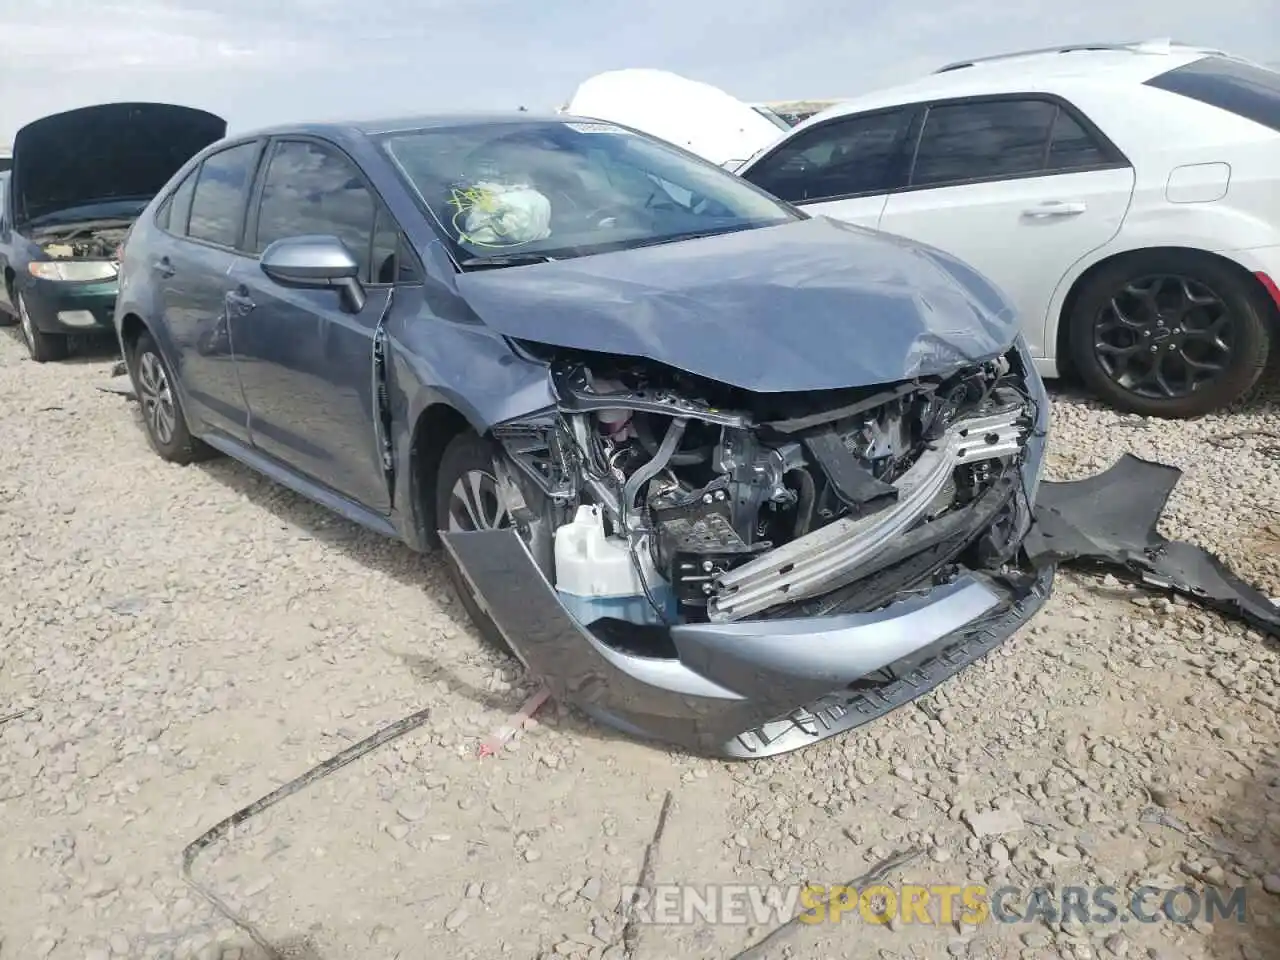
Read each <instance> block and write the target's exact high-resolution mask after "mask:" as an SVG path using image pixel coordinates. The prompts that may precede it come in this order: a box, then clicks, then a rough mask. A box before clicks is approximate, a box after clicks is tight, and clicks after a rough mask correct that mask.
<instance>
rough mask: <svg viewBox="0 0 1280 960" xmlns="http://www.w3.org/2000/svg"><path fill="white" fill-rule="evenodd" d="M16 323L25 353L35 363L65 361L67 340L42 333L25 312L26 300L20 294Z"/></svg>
mask: <svg viewBox="0 0 1280 960" xmlns="http://www.w3.org/2000/svg"><path fill="white" fill-rule="evenodd" d="M17 303H18V323H19V325H20V326H21V327H22V341H23V343H25V344H26V345H27V353H28V354H29V355H30V357H31V359H32V360H34V361H35V362H36V363H49V362H50V361H53V360H65V359H66V358H67V353H68V352H69V350H68V346H67V338H66V337H65V336H63V335H62V334H58V333H44V332H43V331H41V330H40V329H39V328H38V327H37V326H36V324H35V321H34V320H32V319H31V313H30V312H29V311H28V310H27V299H26V297H24V296H23V295H22V294H21V293H20V294H18V296H17Z"/></svg>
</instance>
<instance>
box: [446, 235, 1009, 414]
mask: <svg viewBox="0 0 1280 960" xmlns="http://www.w3.org/2000/svg"><path fill="white" fill-rule="evenodd" d="M457 283H458V291H459V293H460V294H461V295H462V296H463V298H464V299H466V301H467V302H468V303H469V304H470V306H471V308H472V309H473V310H474V311H475V312H476V314H477V315H478V316H479V318H480V320H481V321H482V322H483V323H484V324H485V325H486V326H488V327H490V328H491V329H493V330H495V331H497V332H499V333H502V334H505V335H507V336H510V337H513V338H516V339H520V340H529V341H535V342H538V343H543V344H549V345H552V346H558V347H569V348H575V349H580V350H589V351H596V352H600V353H608V354H614V355H619V356H632V357H647V358H649V359H651V360H656V361H658V362H660V363H665V364H668V365H670V366H672V367H676V368H679V369H681V370H684V371H686V372H688V373H693V374H697V375H700V376H703V377H709V378H711V379H713V380H718V381H721V382H723V383H727V384H730V385H732V386H736V387H741V388H744V389H747V390H754V391H757V392H761V393H769V392H786V391H798V390H830V389H840V388H845V387H865V386H873V385H877V384H882V383H890V382H894V381H898V380H904V379H909V378H912V377H920V376H933V375H939V374H947V373H950V372H952V371H954V370H956V369H957V368H959V367H962V366H965V365H968V364H971V363H974V362H977V361H980V360H985V359H989V358H992V357H995V356H997V355H999V354H1000V353H1002V352H1003V351H1005V350H1007V349H1008V348H1009V346H1010V345H1011V344H1012V343H1013V340H1014V338H1015V336H1016V332H1017V331H1016V324H1015V320H1014V316H1013V312H1012V310H1010V309H1009V307H1008V305H1007V304H1006V303H1005V301H1004V299H1003V298H1002V297H1001V295H1000V294H999V293H998V292H997V291H996V290H995V288H994V287H993V286H992V285H991V284H990V283H988V282H987V281H986V280H984V279H983V278H982V277H981V275H979V274H978V273H976V272H975V271H974V270H972V269H970V268H969V267H967V266H965V265H964V264H962V263H961V262H960V261H958V260H956V259H954V258H953V257H950V256H948V255H947V254H945V253H943V252H941V251H939V250H936V249H934V248H932V247H926V246H923V245H920V244H916V243H913V242H911V241H908V240H904V239H902V238H899V237H890V236H888V235H886V234H880V233H876V232H875V231H871V230H866V229H863V228H861V227H856V226H852V225H850V224H846V223H838V222H836V221H834V220H829V219H826V218H824V217H815V218H812V219H804V220H797V221H794V222H791V223H787V224H782V225H780V226H774V227H765V228H762V229H758V230H743V231H740V232H737V233H729V234H721V235H719V236H713V237H706V238H703V239H697V240H687V241H680V242H674V243H668V244H662V245H659V246H652V247H641V248H638V249H634V250H626V251H621V252H616V253H602V254H596V255H594V256H588V257H580V258H577V259H570V260H559V261H555V262H552V263H540V264H533V265H530V266H517V267H504V268H501V269H489V270H481V271H473V272H470V273H463V274H461V275H459V276H458V278H457Z"/></svg>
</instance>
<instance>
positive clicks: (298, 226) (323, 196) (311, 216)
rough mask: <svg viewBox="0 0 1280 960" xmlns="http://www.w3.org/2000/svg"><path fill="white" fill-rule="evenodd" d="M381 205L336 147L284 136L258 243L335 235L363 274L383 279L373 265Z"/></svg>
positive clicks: (269, 177) (266, 183) (259, 247)
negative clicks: (375, 213) (347, 249)
mask: <svg viewBox="0 0 1280 960" xmlns="http://www.w3.org/2000/svg"><path fill="white" fill-rule="evenodd" d="M376 206H377V205H376V203H375V200H374V196H373V194H372V193H371V192H370V190H369V188H368V187H367V186H366V185H365V183H364V181H363V180H362V179H361V178H360V175H359V174H358V172H357V171H356V168H355V166H354V165H353V164H352V163H351V161H349V160H348V159H347V158H346V157H344V156H342V155H341V154H340V153H338V152H337V151H336V150H335V149H333V148H330V147H328V146H324V145H322V144H319V143H315V142H312V141H308V140H283V141H280V142H279V143H277V144H276V147H275V150H274V151H273V152H272V154H271V159H270V161H269V162H268V164H267V170H266V174H265V176H264V177H263V181H262V200H261V202H260V203H259V205H258V217H257V231H256V236H255V239H254V242H253V244H252V248H253V250H254V251H255V252H256V253H261V252H262V251H263V250H265V249H266V248H267V246H269V245H270V244H272V243H274V242H275V241H276V240H281V239H283V238H285V237H297V236H302V235H305V234H323V235H328V236H334V237H337V238H338V239H339V240H341V241H342V242H343V243H345V244H346V245H347V247H348V248H349V249H350V250H351V252H352V254H354V255H355V258H356V259H357V260H358V261H359V262H360V264H361V279H362V280H363V281H364V282H366V283H369V282H378V277H376V276H371V273H372V271H371V268H370V262H371V256H372V245H373V235H374V223H373V221H374V212H375V210H376ZM383 257H384V259H385V253H384V254H383ZM382 266H383V264H382V263H379V265H378V268H379V272H381V269H382ZM388 269H391V268H388Z"/></svg>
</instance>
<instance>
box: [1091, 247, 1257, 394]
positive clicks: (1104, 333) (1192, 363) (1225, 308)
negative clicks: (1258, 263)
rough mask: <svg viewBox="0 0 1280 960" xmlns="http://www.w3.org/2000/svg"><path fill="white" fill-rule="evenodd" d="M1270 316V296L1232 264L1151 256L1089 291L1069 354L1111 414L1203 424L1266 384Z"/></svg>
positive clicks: (1098, 280) (1106, 272)
mask: <svg viewBox="0 0 1280 960" xmlns="http://www.w3.org/2000/svg"><path fill="white" fill-rule="evenodd" d="M1117 308H1118V312H1117ZM1270 312H1271V306H1270V303H1269V302H1268V300H1267V299H1266V297H1265V295H1264V293H1263V291H1262V290H1260V289H1258V288H1257V287H1256V286H1255V285H1254V284H1253V283H1252V282H1251V278H1247V277H1244V276H1242V275H1240V274H1239V273H1238V272H1237V271H1235V270H1233V269H1232V268H1231V267H1230V266H1229V265H1227V264H1224V263H1222V262H1220V261H1217V260H1215V259H1213V258H1211V257H1209V256H1207V255H1205V254H1198V253H1194V252H1189V251H1187V252H1183V251H1164V252H1161V251H1150V252H1142V253H1138V254H1135V255H1133V256H1129V257H1125V258H1124V259H1123V260H1120V261H1117V262H1116V263H1114V264H1111V265H1108V266H1105V267H1103V268H1102V269H1101V270H1099V271H1098V273H1097V274H1096V275H1095V276H1093V277H1092V278H1091V279H1090V280H1089V281H1088V283H1087V285H1086V286H1085V287H1084V289H1082V290H1081V291H1080V293H1079V295H1078V296H1077V298H1076V302H1075V306H1074V307H1073V308H1072V311H1071V315H1070V316H1069V317H1068V318H1067V324H1068V328H1067V334H1068V338H1069V339H1068V346H1069V350H1070V354H1071V360H1072V363H1073V365H1074V366H1075V369H1076V370H1077V371H1078V372H1079V375H1080V378H1081V380H1083V381H1084V383H1085V385H1086V386H1087V387H1088V388H1089V389H1090V390H1092V391H1093V393H1094V394H1095V395H1097V396H1098V397H1099V398H1100V399H1102V400H1103V401H1105V402H1106V403H1108V404H1109V405H1110V406H1112V407H1115V408H1116V409H1118V410H1121V411H1123V412H1125V413H1136V414H1141V415H1143V416H1149V417H1166V418H1173V419H1179V418H1188V417H1199V416H1202V415H1204V414H1206V413H1211V412H1213V411H1215V410H1220V409H1222V408H1224V407H1226V406H1227V405H1229V404H1230V403H1232V402H1233V401H1235V400H1238V399H1239V398H1241V397H1242V396H1244V395H1245V394H1246V393H1248V391H1249V390H1250V389H1251V388H1252V387H1253V385H1254V384H1255V383H1256V382H1257V381H1258V378H1259V377H1260V376H1261V375H1262V371H1263V369H1264V368H1265V367H1266V364H1267V354H1268V352H1269V349H1270V342H1271V333H1270V331H1269V330H1268V317H1269V315H1270ZM1215 338H1216V339H1215ZM1223 345H1225V346H1226V347H1227V348H1228V349H1227V350H1225V351H1224V350H1223V349H1222V346H1223ZM1164 350H1167V351H1168V353H1167V354H1166V353H1163V352H1162V351H1164ZM1150 354H1155V356H1156V357H1158V358H1162V359H1159V360H1155V361H1154V362H1153V360H1152V357H1151V356H1150ZM1209 365H1213V366H1216V367H1218V369H1217V370H1212V369H1210V366H1209ZM1171 393H1172V395H1170V394H1171Z"/></svg>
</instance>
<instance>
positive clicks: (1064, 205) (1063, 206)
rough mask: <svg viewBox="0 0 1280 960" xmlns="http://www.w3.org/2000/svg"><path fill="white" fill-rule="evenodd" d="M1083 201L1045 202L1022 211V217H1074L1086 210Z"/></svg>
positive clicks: (1086, 207)
mask: <svg viewBox="0 0 1280 960" xmlns="http://www.w3.org/2000/svg"><path fill="white" fill-rule="evenodd" d="M1088 209H1089V208H1088V206H1086V205H1085V202H1084V201H1083V200H1046V201H1045V202H1044V203H1042V204H1039V205H1038V206H1034V207H1029V208H1027V209H1026V210H1023V211H1022V213H1023V215H1024V216H1028V217H1035V218H1037V219H1039V218H1043V217H1074V216H1076V215H1078V214H1081V213H1084V212H1085V211H1086V210H1088Z"/></svg>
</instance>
